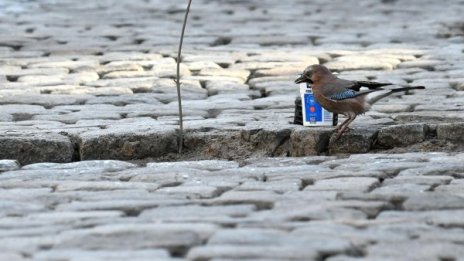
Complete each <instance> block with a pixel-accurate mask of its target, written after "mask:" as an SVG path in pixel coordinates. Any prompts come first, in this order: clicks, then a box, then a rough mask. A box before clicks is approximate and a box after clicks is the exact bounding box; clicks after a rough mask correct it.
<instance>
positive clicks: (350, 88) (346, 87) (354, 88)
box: [321, 78, 391, 100]
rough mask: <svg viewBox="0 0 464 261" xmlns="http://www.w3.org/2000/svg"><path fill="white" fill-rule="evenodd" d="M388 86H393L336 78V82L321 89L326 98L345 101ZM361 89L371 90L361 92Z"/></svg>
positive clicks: (329, 83)
mask: <svg viewBox="0 0 464 261" xmlns="http://www.w3.org/2000/svg"><path fill="white" fill-rule="evenodd" d="M387 85H391V83H379V82H370V81H350V80H345V79H340V78H336V79H335V80H334V81H331V82H328V83H326V84H324V86H323V87H322V88H321V92H322V94H323V95H324V96H326V97H328V98H330V99H332V100H345V99H349V98H355V97H358V96H362V95H366V94H369V93H371V92H375V91H380V90H383V89H382V88H381V87H383V86H387ZM361 87H367V88H369V90H366V91H361Z"/></svg>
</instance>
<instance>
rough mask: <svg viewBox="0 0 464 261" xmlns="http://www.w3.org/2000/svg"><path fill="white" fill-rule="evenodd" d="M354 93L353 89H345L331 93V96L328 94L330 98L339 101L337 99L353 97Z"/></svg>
mask: <svg viewBox="0 0 464 261" xmlns="http://www.w3.org/2000/svg"><path fill="white" fill-rule="evenodd" d="M356 94H357V93H356V91H354V90H346V91H343V92H339V93H335V94H333V95H332V96H330V99H332V100H336V101H339V100H344V99H349V98H354V97H356Z"/></svg>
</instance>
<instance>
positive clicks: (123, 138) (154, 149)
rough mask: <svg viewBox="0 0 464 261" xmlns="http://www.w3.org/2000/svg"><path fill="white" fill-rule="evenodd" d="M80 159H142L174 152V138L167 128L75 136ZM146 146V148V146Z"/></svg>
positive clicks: (102, 131)
mask: <svg viewBox="0 0 464 261" xmlns="http://www.w3.org/2000/svg"><path fill="white" fill-rule="evenodd" d="M79 139H80V141H79V148H80V150H79V153H80V158H81V159H83V160H84V159H142V158H147V157H159V156H163V155H166V154H167V153H169V152H175V151H176V144H177V135H176V133H175V130H174V129H173V128H171V127H162V126H160V127H157V128H148V129H145V130H143V129H140V128H136V129H133V130H131V129H116V130H111V129H108V130H101V131H93V132H86V133H83V134H81V135H79ZM147 145H148V146H147Z"/></svg>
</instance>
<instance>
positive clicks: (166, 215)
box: [140, 204, 256, 222]
mask: <svg viewBox="0 0 464 261" xmlns="http://www.w3.org/2000/svg"><path fill="white" fill-rule="evenodd" d="M255 210H256V208H255V206H253V205H248V204H240V205H227V206H196V205H190V206H174V207H172V206H167V207H158V208H154V209H147V210H144V211H143V212H142V213H141V214H140V217H141V218H143V219H149V220H154V221H160V220H162V221H164V222H180V221H183V222H186V221H190V222H192V221H194V222H197V221H201V220H203V221H205V220H213V219H215V218H223V220H224V221H229V222H232V220H233V219H239V218H241V217H245V216H247V215H249V214H251V213H252V212H253V211H255Z"/></svg>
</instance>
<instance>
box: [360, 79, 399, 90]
mask: <svg viewBox="0 0 464 261" xmlns="http://www.w3.org/2000/svg"><path fill="white" fill-rule="evenodd" d="M354 83H355V88H357V89H354V88H352V89H353V90H357V91H359V89H360V88H361V87H367V88H369V89H378V88H380V87H384V86H388V85H392V83H388V82H370V81H354Z"/></svg>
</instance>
